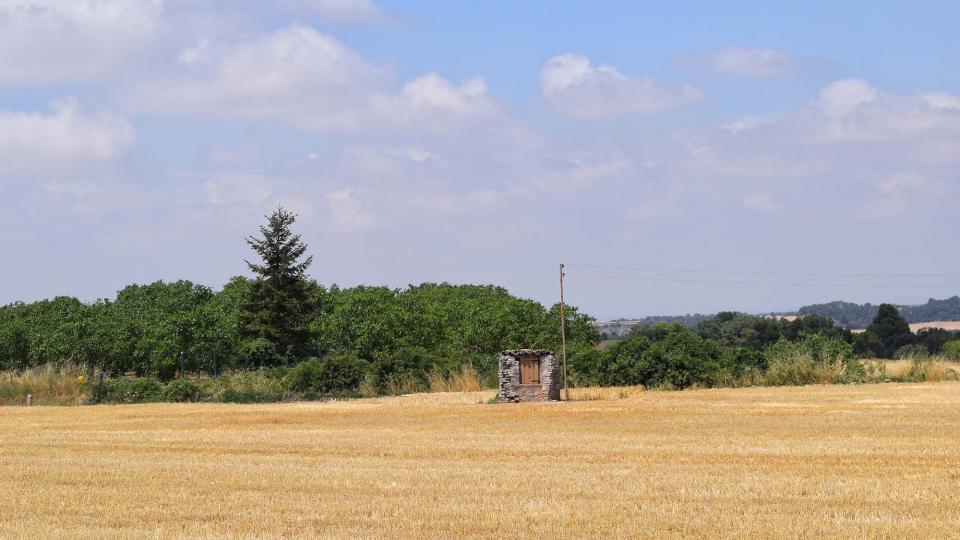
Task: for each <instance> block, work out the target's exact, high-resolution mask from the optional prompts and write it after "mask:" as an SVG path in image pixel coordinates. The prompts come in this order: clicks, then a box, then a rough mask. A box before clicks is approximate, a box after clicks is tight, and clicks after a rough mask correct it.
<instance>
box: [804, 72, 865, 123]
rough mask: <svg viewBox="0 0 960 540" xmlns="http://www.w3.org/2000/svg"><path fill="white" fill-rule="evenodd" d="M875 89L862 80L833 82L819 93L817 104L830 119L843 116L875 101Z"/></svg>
mask: <svg viewBox="0 0 960 540" xmlns="http://www.w3.org/2000/svg"><path fill="white" fill-rule="evenodd" d="M878 94H879V93H878V92H877V89H876V88H874V87H873V86H872V85H870V83H868V82H867V81H864V80H862V79H842V80H839V81H834V82H832V83H830V84H829V85H827V87H826V88H824V89H823V90H821V91H820V99H819V100H817V104H818V105H819V106H820V108H821V109H823V112H824V113H826V115H827V116H830V117H838V116H843V115H845V114H849V113H851V112H853V111H855V110H856V109H857V108H858V107H860V106H861V105H863V104H864V103H870V102H871V101H873V100H875V99H877V95H878Z"/></svg>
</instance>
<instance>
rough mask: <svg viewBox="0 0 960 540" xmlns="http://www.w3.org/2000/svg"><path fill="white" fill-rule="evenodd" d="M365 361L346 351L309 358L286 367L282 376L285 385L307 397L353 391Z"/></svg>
mask: <svg viewBox="0 0 960 540" xmlns="http://www.w3.org/2000/svg"><path fill="white" fill-rule="evenodd" d="M368 369H369V368H368V365H367V363H366V362H364V361H362V360H360V359H358V358H357V357H356V356H355V355H352V354H348V353H335V354H330V355H327V356H325V357H324V358H323V360H318V359H316V358H309V359H307V360H305V361H303V362H301V363H299V364H297V365H296V366H294V367H292V368H290V370H289V371H288V372H287V375H286V377H285V379H284V382H285V383H286V386H287V388H289V389H290V390H292V391H294V392H299V393H301V394H303V395H304V396H307V397H319V396H322V395H350V394H354V393H356V391H357V389H358V388H359V387H360V383H361V382H363V379H364V376H365V375H366V373H367V371H368Z"/></svg>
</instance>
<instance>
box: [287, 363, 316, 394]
mask: <svg viewBox="0 0 960 540" xmlns="http://www.w3.org/2000/svg"><path fill="white" fill-rule="evenodd" d="M322 377H323V365H322V364H321V363H320V360H318V359H316V358H308V359H307V360H304V361H303V362H300V363H299V364H297V365H295V366H293V367H292V368H290V371H288V372H287V376H286V379H285V381H284V382H285V383H286V386H287V388H289V389H290V390H293V391H294V392H303V393H306V392H312V391H313V390H314V389H315V388H317V387H318V386H319V385H320V382H321V379H322Z"/></svg>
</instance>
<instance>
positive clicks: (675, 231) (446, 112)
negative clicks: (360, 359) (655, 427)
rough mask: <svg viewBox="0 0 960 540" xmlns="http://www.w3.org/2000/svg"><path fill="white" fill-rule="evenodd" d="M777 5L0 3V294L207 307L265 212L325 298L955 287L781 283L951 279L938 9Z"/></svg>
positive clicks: (923, 1)
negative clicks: (157, 297) (416, 292)
mask: <svg viewBox="0 0 960 540" xmlns="http://www.w3.org/2000/svg"><path fill="white" fill-rule="evenodd" d="M784 4H785V3H770V2H746V1H741V2H724V3H717V2H671V3H666V2H651V3H641V2H571V1H567V2H557V1H553V2H546V1H544V2H540V1H530V2H506V1H502V2H500V1H492V2H471V3H467V2H427V1H409V2H400V1H397V2H389V1H382V2H374V1H373V0H277V1H275V2H269V3H267V2H259V1H252V0H243V1H237V0H234V1H230V2H227V1H217V0H190V1H188V0H70V1H64V0H0V194H2V197H0V249H2V252H3V253H4V254H5V257H4V259H5V264H4V265H3V270H2V274H3V279H2V280H0V303H6V302H11V301H15V300H25V301H30V300H35V299H39V298H45V297H50V296H54V295H59V294H69V295H75V296H78V297H80V298H83V299H86V300H90V299H94V298H97V297H108V296H112V294H113V293H114V292H115V291H116V290H117V289H118V288H120V287H122V286H123V285H125V284H128V283H131V282H149V281H153V280H157V279H164V280H173V279H179V278H186V279H191V280H194V281H197V282H201V283H205V284H208V285H211V286H214V287H218V286H220V285H222V284H223V283H224V282H225V281H226V280H227V279H229V277H230V276H233V275H237V274H243V273H244V271H245V267H244V265H243V262H242V260H243V258H244V257H248V256H249V253H248V250H247V248H246V246H245V244H244V242H243V237H244V235H247V234H251V233H253V232H254V231H255V230H256V227H257V225H259V223H260V221H261V219H262V215H263V214H265V213H268V212H269V211H270V210H271V209H272V208H275V207H276V206H278V205H284V206H287V207H290V208H292V209H293V210H295V211H296V212H298V213H299V215H300V220H299V221H298V228H299V231H300V232H301V233H302V234H303V237H304V239H305V240H306V241H307V242H308V243H309V244H310V246H311V248H312V252H313V254H314V255H315V258H316V263H315V265H314V267H313V268H312V275H313V277H315V278H316V279H317V280H319V281H320V282H322V283H325V284H330V283H338V284H340V285H347V286H349V285H354V284H359V283H366V284H386V285H390V286H394V287H402V286H405V285H407V284H411V283H420V282H424V281H451V282H457V283H496V284H500V285H504V286H506V287H508V288H509V289H510V290H511V291H512V292H514V293H515V294H518V295H521V296H525V297H531V298H535V299H537V300H540V301H543V302H545V303H552V302H553V301H555V298H556V265H557V264H558V263H560V262H566V263H567V264H571V265H575V264H580V265H595V266H601V267H606V268H592V269H588V268H575V267H571V268H570V274H571V275H570V278H569V283H568V296H569V300H570V302H572V303H574V304H577V305H579V306H581V307H582V308H583V309H584V310H586V311H588V312H590V313H593V314H595V315H597V316H599V317H601V318H612V317H619V316H632V315H644V314H678V313H687V312H695V311H700V312H712V311H717V310H720V309H737V310H745V311H753V312H759V311H771V310H786V309H793V308H795V307H797V306H799V305H802V304H807V303H811V302H818V301H826V300H832V299H848V300H854V301H873V302H880V301H893V302H899V303H919V302H922V301H925V300H926V299H927V298H929V297H945V296H949V295H953V294H957V293H958V292H960V276H955V275H954V276H950V275H947V276H919V275H911V276H906V277H891V276H883V275H877V276H856V277H852V276H846V275H824V276H789V275H780V274H785V273H791V272H793V273H802V274H809V273H813V274H960V253H958V252H957V251H956V250H953V249H949V247H948V246H951V245H955V243H956V242H955V238H954V234H953V230H952V228H951V225H952V221H951V218H952V217H953V214H954V212H955V209H956V208H957V203H958V202H960V191H958V179H957V174H958V173H957V171H958V170H960V168H958V165H960V40H958V39H956V37H955V33H956V30H955V29H956V28H957V27H960V6H958V5H957V4H956V3H955V2H946V1H937V0H919V1H912V2H905V1H897V2H796V3H792V4H789V5H784ZM654 270H659V271H654ZM667 270H670V271H667ZM676 270H684V271H685V272H677V271H676ZM691 270H693V271H697V272H696V273H692V272H690V271H691ZM726 272H745V273H748V272H752V273H754V274H776V275H749V274H733V273H726ZM577 274H579V275H577ZM584 274H590V275H605V276H619V278H611V277H604V278H598V277H587V276H585V275H584ZM620 278H631V279H620ZM634 278H643V279H634ZM663 280H668V281H663ZM669 280H677V281H669ZM703 282H705V283H703ZM787 284H789V285H787Z"/></svg>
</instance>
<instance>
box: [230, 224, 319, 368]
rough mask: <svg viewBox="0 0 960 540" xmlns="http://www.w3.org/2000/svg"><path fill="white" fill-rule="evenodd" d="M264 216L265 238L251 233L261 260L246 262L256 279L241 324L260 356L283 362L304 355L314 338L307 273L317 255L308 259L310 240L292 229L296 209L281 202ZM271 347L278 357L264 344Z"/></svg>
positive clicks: (266, 360)
mask: <svg viewBox="0 0 960 540" xmlns="http://www.w3.org/2000/svg"><path fill="white" fill-rule="evenodd" d="M264 217H266V218H267V224H266V225H261V226H260V237H259V238H257V237H252V236H250V237H247V238H246V241H247V244H249V245H250V247H251V248H252V249H253V251H255V252H256V253H257V255H259V257H260V262H256V263H255V262H250V261H245V262H246V263H247V266H248V267H249V268H250V270H251V271H252V272H253V273H254V274H255V275H256V279H255V280H254V281H253V283H252V285H251V287H250V293H249V295H248V297H247V299H246V302H245V303H244V306H243V313H242V316H241V324H242V327H243V334H244V337H245V338H247V340H249V341H253V342H255V343H256V346H255V348H256V349H258V350H259V351H258V353H257V354H259V355H261V358H260V359H259V361H260V362H266V363H279V362H285V361H287V360H290V359H293V358H296V357H299V356H302V355H304V354H305V353H306V352H307V351H308V350H309V346H310V342H311V339H312V338H313V336H312V334H311V331H310V318H311V316H312V311H313V309H312V305H311V301H310V289H311V282H310V281H308V280H307V277H306V271H307V268H308V267H309V266H310V264H311V263H312V262H313V257H312V256H307V257H305V258H304V255H305V253H306V251H307V245H306V244H304V243H303V241H301V239H300V235H299V234H293V232H292V231H291V226H292V225H293V223H294V222H295V221H296V219H297V216H296V214H294V213H292V212H289V211H287V210H285V209H284V208H282V207H281V208H277V209H276V210H275V211H274V212H273V214H271V215H269V216H264ZM249 341H248V343H249ZM271 346H272V348H273V352H274V357H273V358H262V355H263V349H264V348H269V347H271Z"/></svg>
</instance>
